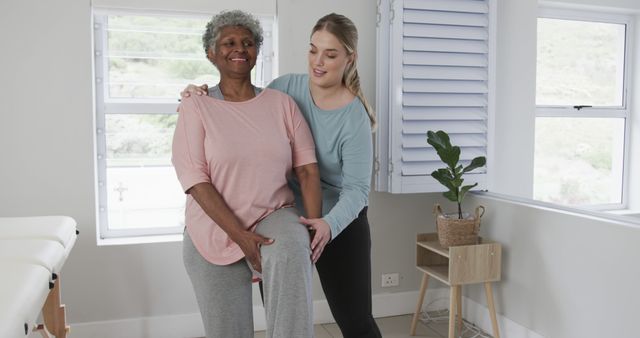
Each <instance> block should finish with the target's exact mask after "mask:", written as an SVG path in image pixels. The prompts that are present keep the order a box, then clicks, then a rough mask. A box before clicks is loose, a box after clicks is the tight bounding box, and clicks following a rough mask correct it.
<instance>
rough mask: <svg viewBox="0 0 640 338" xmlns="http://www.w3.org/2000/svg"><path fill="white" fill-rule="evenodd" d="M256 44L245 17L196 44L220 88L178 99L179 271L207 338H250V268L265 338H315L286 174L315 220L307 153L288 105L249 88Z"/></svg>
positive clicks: (311, 155)
mask: <svg viewBox="0 0 640 338" xmlns="http://www.w3.org/2000/svg"><path fill="white" fill-rule="evenodd" d="M261 42H262V29H261V28H260V25H259V22H258V21H257V20H256V19H255V18H254V17H252V16H251V15H249V14H247V13H244V12H242V11H228V12H223V13H221V14H219V15H216V16H214V17H213V18H212V19H211V21H210V22H209V23H208V24H207V29H206V32H205V34H204V36H203V43H204V49H205V51H206V53H207V57H208V59H209V60H210V61H211V62H212V63H213V64H214V65H215V67H216V68H217V69H218V71H219V72H220V82H219V83H218V84H217V86H215V87H214V88H212V89H211V90H210V95H209V96H193V97H191V98H185V99H183V101H182V103H181V104H180V108H179V112H180V115H179V118H178V123H177V126H176V130H175V135H174V140H173V156H172V162H173V164H174V166H175V169H176V173H177V175H178V179H179V181H180V183H181V185H182V187H183V189H184V191H185V192H186V193H187V204H186V222H185V223H186V231H185V236H184V249H183V256H184V264H185V267H186V270H187V273H188V274H189V277H190V279H191V282H192V284H193V288H194V291H195V294H196V299H197V301H198V305H199V307H200V311H201V315H202V319H203V322H204V324H205V332H206V335H207V337H253V319H252V318H253V315H252V291H251V280H252V271H253V272H261V273H262V279H263V281H264V304H265V309H266V319H267V336H268V337H312V336H313V331H312V330H313V325H312V312H311V309H312V302H311V269H312V262H311V260H310V258H309V257H310V255H311V249H310V236H309V232H308V230H307V228H306V227H305V226H304V225H301V224H300V223H299V222H298V214H297V213H296V211H295V210H296V209H295V208H292V206H293V205H294V196H293V193H292V191H291V189H290V188H289V187H288V186H287V176H288V175H289V174H290V173H291V172H292V171H293V172H295V175H296V177H297V179H298V181H299V182H300V186H301V189H302V195H303V200H304V209H305V212H306V214H307V217H310V218H317V217H320V216H321V194H320V181H319V173H318V167H317V164H316V158H315V146H314V143H313V139H312V136H311V133H310V131H309V127H308V126H307V124H306V122H305V120H304V118H303V117H302V115H301V113H300V111H299V110H298V108H297V106H296V104H295V102H294V101H293V99H291V98H290V97H289V96H287V95H285V94H283V93H282V92H280V91H276V90H272V89H264V90H261V89H259V88H256V87H255V86H253V85H252V83H251V69H252V68H253V67H254V65H255V62H256V57H257V54H258V49H259V47H260V44H261ZM292 169H293V170H292ZM254 277H255V276H254Z"/></svg>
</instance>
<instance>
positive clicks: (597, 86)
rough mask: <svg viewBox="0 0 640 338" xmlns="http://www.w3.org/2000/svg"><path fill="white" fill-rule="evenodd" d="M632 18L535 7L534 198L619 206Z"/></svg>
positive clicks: (621, 204) (622, 201)
mask: <svg viewBox="0 0 640 338" xmlns="http://www.w3.org/2000/svg"><path fill="white" fill-rule="evenodd" d="M629 24H630V18H628V17H626V16H621V15H603V14H595V13H589V12H576V11H575V10H572V11H570V12H569V11H564V10H557V9H543V10H542V11H541V12H540V16H539V18H538V52H537V54H538V55H537V80H536V82H537V83H536V106H537V108H536V132H535V155H534V189H533V190H534V199H537V200H542V201H547V202H554V203H560V204H565V205H575V206H588V207H590V208H593V209H611V208H622V207H624V204H625V194H624V189H623V187H624V182H625V176H624V173H625V168H626V162H627V161H626V156H625V152H626V151H627V149H626V147H625V145H626V144H628V142H627V140H628V128H629V126H628V123H627V122H628V118H629V108H628V107H629V106H628V102H627V90H628V89H629V88H628V81H627V79H628V78H629V76H628V75H629V74H628V73H629V72H628V68H629V67H628V62H629V60H630V58H629V54H628V53H629V50H630V49H629V48H630V46H629V41H631V40H630V36H629V35H630V34H629V32H630V29H629Z"/></svg>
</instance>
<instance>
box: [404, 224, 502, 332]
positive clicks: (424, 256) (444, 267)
mask: <svg viewBox="0 0 640 338" xmlns="http://www.w3.org/2000/svg"><path fill="white" fill-rule="evenodd" d="M479 242H480V243H478V244H472V245H463V246H452V247H449V248H443V247H442V246H441V245H440V243H439V242H438V234H436V233H428V234H418V236H417V241H416V249H417V250H416V267H417V269H418V270H420V271H422V272H423V273H424V275H423V276H422V284H421V286H420V296H419V297H418V304H417V305H416V311H415V313H414V314H413V321H412V322H411V332H410V334H411V335H412V336H414V335H415V333H416V325H417V323H418V315H419V314H420V310H421V308H422V302H423V300H424V294H425V292H426V291H427V285H428V283H429V277H432V278H435V279H437V280H439V281H441V282H443V283H445V284H447V285H449V287H450V295H451V298H450V300H449V338H454V334H455V329H456V328H455V325H454V323H455V322H456V314H457V317H458V318H457V324H458V325H457V326H458V331H459V330H460V329H461V328H462V288H461V287H462V285H465V284H475V283H484V289H485V293H486V296H487V305H488V306H489V314H490V316H491V325H492V327H493V336H494V337H495V338H500V332H499V329H498V321H497V319H496V309H495V305H494V303H493V291H492V288H491V282H497V281H499V280H500V265H501V259H502V247H501V246H500V243H496V242H493V241H490V240H487V239H482V238H480V241H479Z"/></svg>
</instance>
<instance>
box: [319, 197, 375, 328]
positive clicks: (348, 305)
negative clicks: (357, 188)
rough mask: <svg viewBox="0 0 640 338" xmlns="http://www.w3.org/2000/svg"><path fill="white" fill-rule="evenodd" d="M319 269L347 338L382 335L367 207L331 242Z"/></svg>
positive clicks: (331, 306)
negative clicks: (373, 309) (376, 311)
mask: <svg viewBox="0 0 640 338" xmlns="http://www.w3.org/2000/svg"><path fill="white" fill-rule="evenodd" d="M316 269H317V270H318V275H319V277H320V282H321V283H322V289H323V290H324V294H325V296H326V297H327V302H328V303H329V308H330V309H331V313H332V314H333V318H334V319H335V320H336V323H337V324H338V326H339V327H340V331H342V335H343V336H344V338H379V337H382V336H381V334H380V330H379V329H378V325H377V324H376V322H375V320H374V319H373V315H372V314H371V233H370V231H369V220H368V219H367V207H365V208H364V209H362V211H361V212H360V214H359V215H358V218H356V219H355V220H354V221H353V222H351V224H349V226H347V228H346V229H344V230H343V231H342V232H341V233H340V234H339V235H338V236H337V237H336V238H334V239H333V240H332V241H331V242H329V244H327V246H326V247H325V248H324V251H323V252H322V255H321V256H320V259H319V260H318V262H317V263H316Z"/></svg>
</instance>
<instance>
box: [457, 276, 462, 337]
mask: <svg viewBox="0 0 640 338" xmlns="http://www.w3.org/2000/svg"><path fill="white" fill-rule="evenodd" d="M456 288H457V290H456V296H457V297H456V303H457V304H456V313H457V314H458V332H462V286H460V285H458V286H456Z"/></svg>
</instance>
